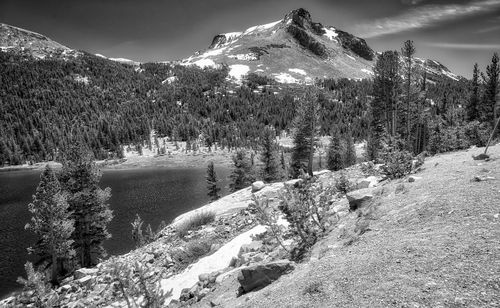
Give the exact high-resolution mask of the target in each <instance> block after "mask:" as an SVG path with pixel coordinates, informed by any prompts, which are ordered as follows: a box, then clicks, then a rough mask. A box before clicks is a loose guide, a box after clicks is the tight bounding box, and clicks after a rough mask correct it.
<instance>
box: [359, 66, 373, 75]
mask: <svg viewBox="0 0 500 308" xmlns="http://www.w3.org/2000/svg"><path fill="white" fill-rule="evenodd" d="M361 71H362V72H363V73H367V74H368V75H375V73H373V72H372V71H370V70H367V69H366V68H362V69H361Z"/></svg>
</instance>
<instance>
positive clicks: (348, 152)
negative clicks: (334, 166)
mask: <svg viewBox="0 0 500 308" xmlns="http://www.w3.org/2000/svg"><path fill="white" fill-rule="evenodd" d="M354 164H356V148H355V147H354V139H353V138H352V135H351V134H350V133H348V134H347V136H346V138H345V153H344V168H347V167H350V166H352V165H354Z"/></svg>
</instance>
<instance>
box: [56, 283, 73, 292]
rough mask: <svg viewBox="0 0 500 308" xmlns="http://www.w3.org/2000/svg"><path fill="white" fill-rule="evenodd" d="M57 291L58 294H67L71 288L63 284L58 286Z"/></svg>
mask: <svg viewBox="0 0 500 308" xmlns="http://www.w3.org/2000/svg"><path fill="white" fill-rule="evenodd" d="M57 290H58V292H68V291H69V290H71V286H70V285H69V284H65V285H62V286H60V287H59V288H58V289H57Z"/></svg>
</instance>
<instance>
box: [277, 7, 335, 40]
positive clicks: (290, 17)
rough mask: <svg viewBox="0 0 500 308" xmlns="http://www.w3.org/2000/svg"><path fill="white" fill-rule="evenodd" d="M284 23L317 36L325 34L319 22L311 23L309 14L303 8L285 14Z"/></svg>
mask: <svg viewBox="0 0 500 308" xmlns="http://www.w3.org/2000/svg"><path fill="white" fill-rule="evenodd" d="M284 22H285V23H286V24H290V26H297V27H300V28H302V29H304V30H310V31H312V32H314V33H315V34H317V35H323V34H324V33H325V30H324V29H323V25H322V24H321V23H319V22H313V21H312V17H311V13H309V12H308V11H307V10H305V9H303V8H300V9H296V10H293V11H291V12H290V13H288V14H286V15H285V18H284Z"/></svg>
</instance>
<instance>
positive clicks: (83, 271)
mask: <svg viewBox="0 0 500 308" xmlns="http://www.w3.org/2000/svg"><path fill="white" fill-rule="evenodd" d="M98 271H99V270H98V269H97V268H80V269H77V270H76V271H75V273H74V274H73V276H74V277H75V279H80V278H83V277H85V276H95V275H96V274H97V272H98Z"/></svg>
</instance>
